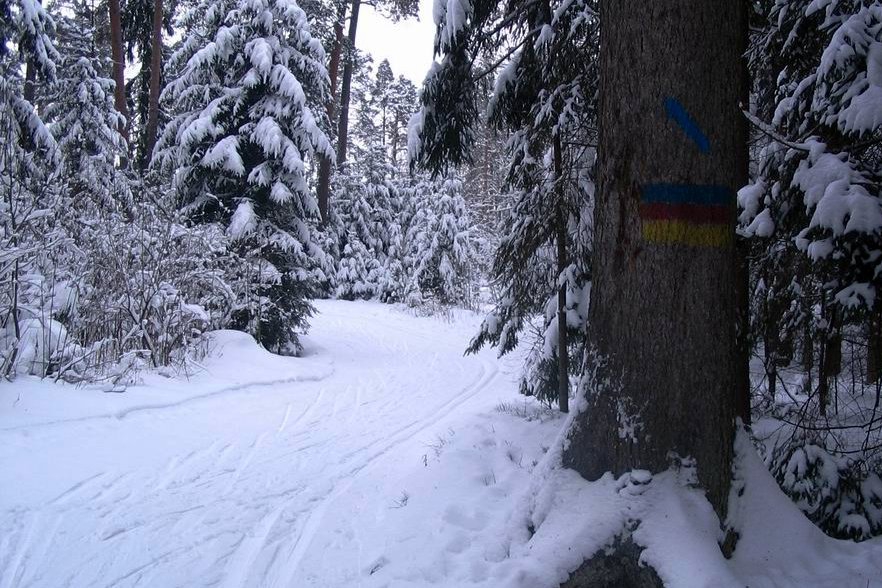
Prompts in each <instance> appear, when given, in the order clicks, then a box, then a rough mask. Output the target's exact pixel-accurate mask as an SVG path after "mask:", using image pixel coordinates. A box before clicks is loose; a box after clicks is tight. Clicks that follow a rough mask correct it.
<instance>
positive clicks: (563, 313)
mask: <svg viewBox="0 0 882 588" xmlns="http://www.w3.org/2000/svg"><path fill="white" fill-rule="evenodd" d="M554 175H555V180H556V181H557V186H556V191H557V211H556V212H557V223H556V224H557V227H556V228H557V275H558V280H561V284H560V285H559V286H558V289H557V404H558V406H559V407H560V411H561V412H564V413H566V412H570V372H569V365H568V363H569V359H570V358H569V347H568V344H567V286H566V283H565V282H563V281H562V277H563V273H564V271H566V269H567V214H566V210H565V203H564V189H565V188H564V185H563V182H562V181H561V177H562V176H563V153H562V149H561V145H560V135H555V136H554Z"/></svg>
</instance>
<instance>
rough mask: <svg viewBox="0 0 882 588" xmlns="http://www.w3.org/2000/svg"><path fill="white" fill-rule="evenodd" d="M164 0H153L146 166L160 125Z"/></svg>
mask: <svg viewBox="0 0 882 588" xmlns="http://www.w3.org/2000/svg"><path fill="white" fill-rule="evenodd" d="M162 12H163V8H162V0H153V39H152V43H151V46H150V51H151V53H150V93H149V95H148V100H147V128H146V129H145V130H146V133H147V136H146V138H145V141H144V145H145V148H144V167H147V166H148V165H149V164H150V158H151V157H152V156H153V146H154V145H156V131H157V127H158V126H159V85H160V81H161V80H162Z"/></svg>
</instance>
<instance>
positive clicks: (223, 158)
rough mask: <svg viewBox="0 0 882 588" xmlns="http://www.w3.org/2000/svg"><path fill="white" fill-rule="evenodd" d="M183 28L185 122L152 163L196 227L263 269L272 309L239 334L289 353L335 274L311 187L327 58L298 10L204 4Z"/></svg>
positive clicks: (178, 118)
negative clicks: (213, 229) (328, 271)
mask: <svg viewBox="0 0 882 588" xmlns="http://www.w3.org/2000/svg"><path fill="white" fill-rule="evenodd" d="M183 24H184V26H185V28H186V29H187V31H188V32H187V34H186V36H185V38H184V39H183V41H182V42H181V45H180V47H179V48H178V49H177V50H176V51H175V53H174V55H173V56H172V60H171V64H172V68H173V69H174V70H175V71H176V72H177V73H176V76H175V78H174V80H173V81H171V82H170V83H169V84H168V86H167V87H166V90H165V92H164V99H165V100H166V101H167V103H168V104H169V105H173V106H174V108H175V109H176V115H175V116H174V117H173V118H172V120H171V121H170V122H169V124H168V125H167V126H166V127H165V129H164V131H163V133H162V136H161V138H160V141H159V143H158V145H157V155H156V156H155V158H154V163H155V164H156V165H158V166H160V167H161V168H162V169H164V170H166V171H168V172H170V173H172V172H173V173H174V182H173V187H174V190H175V192H176V194H177V195H178V197H179V199H180V201H181V204H182V206H183V210H184V211H185V212H186V213H187V214H188V215H189V216H190V218H191V219H193V220H194V221H197V222H220V223H222V224H223V225H224V226H225V227H226V228H227V231H228V232H229V234H230V235H231V236H232V238H233V239H234V240H237V241H239V242H240V249H241V251H242V252H243V254H246V255H249V256H256V257H257V258H259V259H260V260H262V263H261V264H260V267H261V269H260V273H259V275H257V276H255V277H254V279H255V280H256V281H257V283H258V286H257V288H258V290H259V292H260V294H259V296H266V297H267V298H268V300H269V303H270V305H269V307H268V308H259V307H258V308H254V307H253V306H252V307H251V308H245V309H243V312H242V313H241V315H240V317H239V321H238V326H239V327H240V328H247V329H248V330H250V331H252V332H254V333H255V334H256V335H257V336H258V338H259V340H260V341H261V342H262V343H263V344H264V345H266V346H267V347H270V348H273V349H276V350H279V351H290V350H291V348H290V346H291V344H293V343H295V342H296V335H295V329H296V328H299V327H302V326H304V325H305V320H306V317H307V316H308V315H309V313H310V311H311V307H310V305H309V303H308V298H309V297H310V295H311V293H312V292H313V288H314V284H315V282H316V281H317V280H318V281H320V280H322V279H324V272H323V268H325V267H327V266H326V260H325V256H324V253H323V252H322V251H321V250H320V248H319V247H318V246H317V236H316V234H315V227H314V225H315V222H316V221H317V220H318V219H317V217H318V207H317V203H316V201H315V198H314V196H313V195H312V193H311V192H310V190H309V186H308V182H307V174H308V169H307V160H308V159H309V158H310V157H314V156H316V155H317V154H319V153H324V154H328V153H329V152H330V144H329V143H328V140H327V137H326V136H325V134H324V132H323V131H322V130H321V126H320V123H319V120H320V118H321V116H322V114H323V113H324V109H323V105H324V102H325V100H326V92H327V72H326V70H325V64H324V60H325V55H324V50H323V49H322V47H321V44H320V43H319V42H318V40H317V39H315V38H314V37H313V36H312V35H311V33H310V30H309V24H308V19H307V15H306V14H305V13H304V12H303V10H301V9H300V8H299V6H298V5H297V4H296V3H295V2H294V1H293V0H224V1H222V2H210V1H208V0H204V1H203V2H200V3H199V4H198V5H197V6H196V7H195V8H194V9H193V10H192V11H191V12H190V13H188V15H187V16H186V17H185V18H184V20H183Z"/></svg>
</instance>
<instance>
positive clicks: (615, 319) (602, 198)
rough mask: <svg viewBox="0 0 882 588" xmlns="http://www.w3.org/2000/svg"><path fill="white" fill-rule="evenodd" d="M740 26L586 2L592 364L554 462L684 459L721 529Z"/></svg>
mask: <svg viewBox="0 0 882 588" xmlns="http://www.w3.org/2000/svg"><path fill="white" fill-rule="evenodd" d="M746 18H747V12H746V6H745V4H744V3H743V2H741V1H731V2H704V1H700V0H677V1H676V2H662V3H646V2H642V1H641V0H602V1H601V27H602V32H601V47H600V72H601V82H600V85H601V87H602V88H603V92H602V93H601V97H600V151H599V161H598V191H597V203H596V208H595V222H594V227H595V240H594V251H593V256H594V257H593V264H592V270H593V277H594V281H593V286H592V295H591V303H590V310H589V312H590V324H591V331H590V340H591V344H592V349H593V351H592V353H593V354H594V356H595V362H594V365H593V366H592V367H591V370H592V373H591V377H590V378H589V385H588V389H587V390H586V393H587V394H588V408H587V409H586V410H585V411H584V412H583V413H582V414H581V415H580V416H579V417H578V418H577V419H576V423H575V426H574V428H573V429H572V430H571V431H570V434H569V441H570V443H569V445H568V447H567V449H566V450H565V452H564V465H566V466H568V467H572V468H574V469H575V470H576V471H578V472H579V473H580V474H582V475H583V476H584V477H585V478H588V479H591V480H593V479H597V478H599V477H600V476H602V475H603V474H604V473H605V472H607V471H612V472H613V473H615V474H621V473H622V472H624V471H627V470H630V469H633V468H645V469H648V470H651V471H660V470H664V469H667V468H668V466H669V452H675V453H676V454H678V455H679V456H681V457H684V458H685V457H691V458H694V459H695V460H696V462H697V468H698V478H699V481H700V483H701V485H702V486H703V487H704V488H705V490H706V492H707V497H708V499H709V500H710V502H711V504H712V505H713V507H714V508H715V510H716V511H717V513H718V514H719V515H720V516H721V519H722V518H723V517H724V516H725V511H726V502H727V498H728V494H729V487H730V477H731V465H732V455H733V447H732V443H733V438H734V433H735V417H736V415H737V414H738V401H737V396H736V394H735V393H734V391H735V390H737V389H738V381H739V377H738V370H739V365H738V364H739V357H740V354H739V351H738V341H737V329H736V327H737V322H738V316H737V300H736V294H735V292H736V271H735V252H734V245H733V243H734V224H735V192H736V190H738V189H739V188H740V187H741V186H743V185H745V184H746V182H747V178H746V177H745V173H744V172H745V168H744V166H743V159H742V158H743V157H745V154H744V153H745V152H746V149H747V128H746V125H745V123H744V118H743V116H742V115H741V113H740V110H739V100H740V98H741V96H742V95H743V84H745V80H744V79H743V78H744V74H743V68H742V62H741V56H742V54H743V52H744V49H745V45H744V39H743V34H742V31H743V22H744V19H746ZM672 219H673V220H672Z"/></svg>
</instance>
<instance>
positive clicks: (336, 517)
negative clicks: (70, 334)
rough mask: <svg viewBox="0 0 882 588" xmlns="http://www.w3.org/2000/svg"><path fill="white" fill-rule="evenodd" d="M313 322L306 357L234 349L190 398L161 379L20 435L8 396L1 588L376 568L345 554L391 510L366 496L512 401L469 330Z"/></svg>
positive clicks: (328, 308)
mask: <svg viewBox="0 0 882 588" xmlns="http://www.w3.org/2000/svg"><path fill="white" fill-rule="evenodd" d="M318 308H319V311H320V314H319V315H318V316H316V317H315V318H314V319H313V321H312V323H313V326H312V329H311V333H310V336H309V337H308V338H307V339H306V349H307V357H306V358H303V359H290V358H275V357H259V358H257V360H255V361H250V360H249V359H248V357H250V356H246V358H245V361H242V358H241V357H237V353H236V351H237V350H238V349H239V348H238V347H235V343H236V341H233V342H232V343H230V346H231V347H230V348H229V349H219V350H217V351H216V353H215V355H220V357H219V358H215V359H214V360H213V362H214V363H212V364H210V365H208V366H207V371H208V372H215V373H213V374H212V373H209V374H207V375H206V374H202V375H196V376H194V378H193V380H192V382H191V383H190V384H188V385H187V384H186V383H184V385H186V390H187V396H186V397H179V396H175V394H176V392H175V391H174V390H171V391H168V390H166V391H162V390H159V388H161V381H160V382H159V383H157V380H159V379H158V378H155V377H154V379H151V380H149V381H148V382H146V383H145V386H143V387H138V388H144V389H145V390H146V391H147V392H144V391H143V390H142V391H140V392H139V391H138V388H130V391H133V392H132V393H130V392H128V391H127V392H126V393H125V394H120V395H109V394H107V395H102V397H101V398H100V399H99V400H100V401H101V402H103V403H104V404H98V405H95V406H97V407H98V408H96V409H95V410H93V411H92V413H88V412H87V413H86V414H80V413H76V412H74V413H73V414H58V415H55V416H53V417H52V418H49V417H43V418H42V420H41V419H40V418H35V419H34V422H30V421H28V420H27V419H25V420H24V421H22V419H21V415H16V414H15V412H16V411H17V410H18V411H20V410H21V409H22V403H16V405H15V407H11V406H10V405H9V403H8V402H5V400H6V399H8V398H9V397H10V395H9V394H7V395H6V396H3V397H2V398H3V399H4V402H3V404H2V406H0V467H2V474H0V476H2V478H0V529H2V530H3V533H2V536H0V588H11V587H16V588H18V587H26V586H52V587H61V586H74V587H76V586H108V587H110V586H163V587H171V586H223V587H233V586H309V585H322V586H324V585H338V584H337V582H341V584H339V585H343V584H344V583H345V579H346V578H353V577H355V576H358V575H362V574H364V573H365V566H368V568H370V569H367V573H368V574H370V573H371V572H372V571H375V569H376V568H378V567H382V566H383V565H384V562H383V561H382V560H380V561H376V562H374V561H360V559H359V558H358V557H357V553H355V552H360V548H359V546H360V545H367V544H370V543H371V542H376V541H377V540H378V538H377V537H368V536H359V535H360V533H359V529H360V528H363V527H364V525H357V524H354V523H353V520H354V519H356V518H358V517H362V518H363V515H365V513H364V512H361V511H363V510H365V509H368V508H370V505H371V504H376V503H377V502H383V501H385V502H383V504H382V508H383V509H387V510H388V508H389V506H390V500H391V498H390V497H386V496H370V493H371V488H378V487H380V486H381V485H382V483H383V481H384V477H385V476H387V475H388V473H389V471H390V470H393V469H395V467H396V464H398V463H399V462H401V461H402V460H407V461H408V462H409V463H410V464H411V465H412V466H414V467H417V466H421V465H422V464H419V463H417V462H418V461H419V459H420V458H419V455H420V454H425V453H426V443H428V442H430V441H431V439H433V438H437V437H439V436H440V435H442V434H443V432H444V431H445V429H446V426H447V423H448V421H449V420H450V419H452V418H454V417H455V415H456V414H458V413H460V412H462V411H466V410H472V411H474V410H475V407H476V406H481V407H484V408H486V407H487V406H489V405H492V403H494V402H496V401H498V398H499V397H500V395H504V394H509V395H510V394H511V390H512V384H511V381H510V379H509V378H507V377H503V375H502V374H501V373H500V370H499V367H498V365H497V362H496V360H495V358H494V356H493V355H492V352H491V353H489V354H485V355H480V356H477V357H463V354H462V351H463V349H464V346H465V343H466V342H467V339H468V337H469V335H470V333H471V330H470V329H468V328H464V327H463V325H462V324H459V325H456V326H455V327H456V328H455V327H454V325H449V324H445V323H444V322H443V321H440V320H438V319H417V318H414V317H409V316H407V315H405V314H403V313H402V311H400V310H395V309H390V308H388V307H384V306H381V305H374V304H354V303H345V302H320V303H319V305H318ZM249 353H251V354H252V355H253V354H254V353H256V352H255V351H254V350H250V351H249ZM225 370H226V371H225ZM286 370H288V371H287V372H286ZM276 371H277V372H278V373H268V372H276ZM234 376H235V379H232V380H230V381H227V382H225V381H224V378H225V377H226V378H227V379H231V378H233V377H234ZM212 378H213V379H212ZM172 384H173V383H170V384H169V386H170V387H172V388H173V387H174V386H173V385H172ZM33 385H34V386H35V387H36V389H38V388H39V386H37V384H33ZM177 385H178V386H181V385H182V384H181V383H180V382H178V383H177ZM151 386H153V387H154V388H157V390H156V392H155V394H154V395H150V394H149V392H150V390H151ZM7 392H8V390H7ZM91 393H92V394H93V395H95V394H96V392H95V391H92V392H91ZM136 393H141V394H143V396H142V397H139V398H137V399H135V400H132V398H131V397H132V396H133V395H134V394H136ZM55 394H57V392H55ZM34 396H35V397H36V396H38V394H34ZM153 396H156V397H157V398H159V400H158V401H157V400H155V399H154V398H153ZM111 397H112V398H111ZM107 402H116V403H118V404H119V406H120V408H119V409H115V410H113V411H112V412H109V413H108V411H107V410H106V409H105V410H103V412H102V411H101V410H100V408H101V407H103V406H105V405H106V403H107ZM133 402H134V404H132V403H133ZM24 405H25V406H26V405H27V399H25V402H24ZM61 406H62V408H64V407H65V406H68V405H66V404H62V405H61ZM70 406H73V405H70ZM58 410H61V409H58ZM72 410H74V409H72ZM75 410H85V409H82V408H77V409H75ZM36 412H39V411H36ZM49 412H51V411H49ZM46 413H47V411H46V410H44V411H42V413H41V414H43V415H45V414H46ZM10 415H11V416H10ZM22 422H24V423H25V424H21V423H22ZM35 472H39V475H35ZM405 500H406V498H405ZM368 514H369V513H368Z"/></svg>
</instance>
